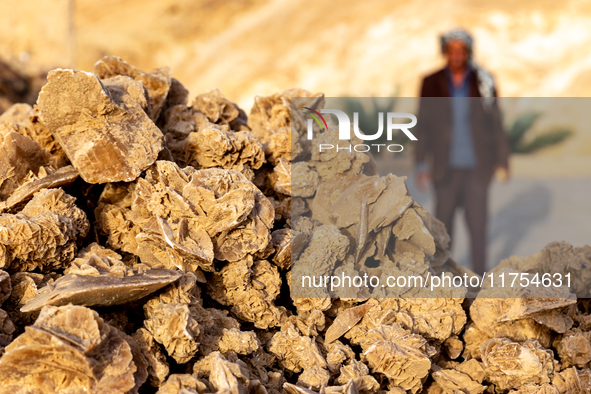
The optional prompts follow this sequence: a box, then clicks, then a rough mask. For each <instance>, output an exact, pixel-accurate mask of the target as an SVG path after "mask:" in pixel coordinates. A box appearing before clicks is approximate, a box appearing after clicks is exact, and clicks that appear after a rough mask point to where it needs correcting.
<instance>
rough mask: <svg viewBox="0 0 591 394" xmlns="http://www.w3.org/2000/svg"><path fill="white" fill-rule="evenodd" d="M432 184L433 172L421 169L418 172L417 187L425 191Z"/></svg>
mask: <svg viewBox="0 0 591 394" xmlns="http://www.w3.org/2000/svg"><path fill="white" fill-rule="evenodd" d="M430 185H431V174H429V171H419V172H417V187H418V188H419V190H420V191H422V192H423V193H426V192H428V191H429V186H430Z"/></svg>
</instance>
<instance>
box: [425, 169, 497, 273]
mask: <svg viewBox="0 0 591 394" xmlns="http://www.w3.org/2000/svg"><path fill="white" fill-rule="evenodd" d="M449 175H450V176H448V177H447V180H446V182H444V183H441V184H436V185H435V198H436V212H435V216H436V217H437V219H439V220H441V221H442V222H443V223H444V224H445V227H446V228H447V231H448V233H449V235H450V236H451V237H452V240H453V235H452V233H453V219H454V213H455V211H456V208H459V207H463V208H464V216H465V217H466V223H467V225H468V230H469V232H470V245H471V262H472V269H473V270H474V272H476V273H477V274H480V275H482V273H483V272H484V271H485V269H486V234H487V231H486V227H487V222H488V220H487V218H488V213H487V210H488V186H489V181H488V180H483V179H482V177H479V176H478V174H477V172H476V171H475V170H464V169H452V170H450V174H449Z"/></svg>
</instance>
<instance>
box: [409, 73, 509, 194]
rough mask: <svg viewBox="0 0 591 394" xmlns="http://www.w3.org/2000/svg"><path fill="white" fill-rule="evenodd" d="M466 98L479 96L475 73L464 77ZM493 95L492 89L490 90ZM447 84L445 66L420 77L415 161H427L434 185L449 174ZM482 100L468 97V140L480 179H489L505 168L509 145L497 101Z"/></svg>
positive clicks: (442, 180)
mask: <svg viewBox="0 0 591 394" xmlns="http://www.w3.org/2000/svg"><path fill="white" fill-rule="evenodd" d="M468 92H469V94H470V97H481V94H480V91H479V89H478V79H477V76H476V72H475V71H472V72H471V73H470V74H469V76H468ZM494 96H495V97H496V91H495V92H494ZM446 97H450V86H449V80H448V77H447V72H446V69H442V70H440V71H437V72H436V73H434V74H431V75H429V76H427V77H425V79H424V80H423V85H422V87H421V101H420V109H419V116H418V122H417V125H416V126H415V128H414V130H413V131H415V132H416V133H417V135H416V137H417V139H418V141H417V146H416V150H415V160H416V161H415V162H416V163H422V162H425V161H427V162H430V164H431V176H432V179H433V182H434V183H435V186H438V185H442V184H445V183H446V181H447V180H448V179H449V177H450V173H451V170H452V169H451V167H450V164H449V163H450V157H449V155H450V150H451V138H452V111H451V100H452V99H450V98H446ZM484 100H485V99H482V98H479V99H476V98H474V99H470V118H471V130H472V142H473V147H474V153H475V156H476V168H475V169H476V171H477V172H478V174H479V177H480V179H482V180H484V181H485V182H489V181H490V179H491V177H492V175H493V173H494V170H495V169H496V168H497V167H498V166H504V167H506V168H507V167H508V158H509V145H508V143H507V137H506V135H505V132H504V129H503V124H502V118H501V113H500V111H499V107H498V105H497V100H496V99H495V100H494V102H492V104H490V105H488V106H487V105H486V104H485V102H484ZM489 100H490V99H489Z"/></svg>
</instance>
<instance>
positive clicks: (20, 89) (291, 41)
mask: <svg viewBox="0 0 591 394" xmlns="http://www.w3.org/2000/svg"><path fill="white" fill-rule="evenodd" d="M458 26H461V27H464V28H466V29H468V30H469V31H470V32H471V33H472V34H473V36H474V39H475V51H474V52H475V56H474V57H475V59H476V61H477V62H478V63H479V64H481V65H483V66H484V67H485V68H486V69H488V70H490V71H491V72H492V73H493V74H494V76H495V77H496V80H497V85H498V87H499V93H500V95H501V96H505V97H517V98H527V97H585V96H589V95H590V93H591V2H589V1H584V0H563V1H560V2H557V1H555V0H536V1H530V0H528V1H515V0H512V1H509V0H495V1H491V0H442V1H429V0H389V1H384V0H367V1H363V2H360V1H353V0H341V1H339V2H338V3H337V2H334V1H330V0H314V1H312V0H310V1H307V0H306V1H304V0H301V1H298V0H292V1H285V0H242V1H237V0H224V1H216V0H142V1H137V0H127V1H122V0H103V1H91V0H51V1H49V0H26V1H16V0H3V1H2V2H0V60H1V62H2V63H1V64H0V112H1V111H2V110H5V109H6V108H7V107H8V106H9V105H10V104H11V103H12V102H18V101H25V102H29V103H31V104H32V103H34V102H35V99H36V96H37V93H38V90H39V89H40V88H41V86H43V84H44V75H45V73H46V72H47V70H50V69H52V68H56V67H63V68H76V69H82V70H88V71H91V70H92V68H93V64H94V63H95V62H96V61H97V60H98V59H100V58H101V57H102V56H104V55H117V56H120V57H122V58H123V59H124V60H126V61H127V62H129V63H130V64H132V65H134V66H137V67H139V68H141V69H144V70H150V69H152V68H155V67H160V66H169V67H170V68H171V69H172V73H173V76H174V77H175V78H177V79H178V80H179V81H181V83H183V84H184V85H185V87H187V88H188V89H189V91H190V92H191V96H195V95H197V94H199V93H202V92H205V91H207V90H210V89H213V88H219V89H221V91H222V92H223V93H224V94H225V95H226V97H228V98H229V99H230V100H233V101H235V102H236V103H238V105H240V106H241V107H242V108H243V109H244V110H245V111H246V112H247V113H248V112H249V111H250V108H251V107H252V104H253V99H254V96H255V95H263V96H264V95H269V94H272V93H275V92H279V91H283V90H285V89H288V88H291V87H295V86H299V87H303V88H305V89H307V90H310V91H312V92H318V91H321V92H324V93H325V94H326V95H327V96H332V97H335V96H357V97H369V96H377V97H387V96H398V97H414V96H416V95H418V93H419V87H420V82H421V78H422V77H423V76H424V75H425V74H427V73H429V72H432V71H434V70H436V69H438V68H441V67H442V66H443V65H444V59H443V57H442V56H441V54H440V48H439V42H438V36H439V34H441V33H442V32H444V31H446V30H449V29H450V28H453V27H458ZM559 103H562V104H560V105H562V106H563V107H562V109H561V110H557V111H548V108H550V107H552V108H554V107H555V106H556V105H557V104H556V102H554V104H552V103H548V102H544V101H539V100H538V101H535V100H534V101H529V102H528V100H527V99H522V100H519V101H515V102H514V103H513V104H511V105H508V106H506V108H504V110H505V123H506V127H507V130H508V132H510V131H511V130H514V127H522V129H523V128H524V127H525V131H523V133H522V134H523V135H521V137H519V138H520V141H521V147H522V148H523V147H524V146H527V145H528V144H530V143H532V142H533V141H534V140H536V138H538V137H540V136H541V135H544V134H547V133H548V132H553V131H560V130H563V131H568V133H566V134H565V135H566V137H564V138H562V139H560V138H558V139H556V138H555V141H554V140H552V141H550V143H547V144H542V146H540V147H538V148H536V149H533V150H530V151H527V152H518V150H519V149H516V154H514V155H513V157H512V159H511V180H510V182H509V183H506V184H498V183H497V184H494V185H493V187H492V189H491V197H490V202H491V207H490V208H491V222H490V231H489V240H490V246H491V247H490V248H489V257H488V264H489V266H492V265H494V264H496V263H497V262H498V261H500V259H502V258H505V257H508V256H509V255H512V254H518V255H527V254H531V253H534V252H537V251H539V250H540V249H541V248H542V247H543V246H544V245H545V244H546V243H548V242H550V241H554V240H566V241H569V242H571V243H572V244H574V245H576V246H581V245H583V244H585V243H590V237H589V234H590V233H591V232H590V230H591V225H590V224H589V223H591V207H590V204H589V201H588V200H589V198H588V196H590V195H591V182H590V181H591V131H590V130H589V126H588V125H589V122H587V121H586V120H585V116H582V117H581V116H579V115H577V116H574V115H573V111H575V112H576V111H579V112H576V113H577V114H581V113H585V111H586V109H587V108H589V107H588V106H587V104H589V103H591V101H588V100H585V99H580V100H576V101H560V102H559ZM573 103H576V105H575V104H573ZM573 105H575V106H578V108H577V109H576V110H575V109H573V108H572V107H573ZM581 111H582V112H581ZM528 119H529V120H528ZM516 122H517V123H516ZM519 122H521V124H522V125H521V126H519V124H518V123H519ZM524 122H525V124H523V123H524ZM516 125H517V126H516ZM517 142H519V141H517ZM526 150H527V149H526ZM391 159H392V160H393V162H392V163H390V164H388V165H389V166H390V165H391V166H393V167H391V168H395V169H396V172H397V173H398V174H406V175H409V176H410V175H412V170H413V168H412V161H411V160H410V157H409V156H408V155H405V154H400V155H398V156H396V157H394V158H391ZM409 180H410V182H409V184H410V188H411V192H412V194H413V196H415V197H416V198H417V199H418V200H419V202H421V203H423V204H425V205H426V206H427V207H428V208H432V207H431V205H430V204H431V201H432V198H431V196H430V195H429V194H425V193H420V192H419V191H418V190H416V189H415V188H414V184H413V179H412V176H411V177H410V178H409ZM454 239H455V240H456V242H455V244H454V256H455V257H456V259H458V260H459V261H460V262H463V263H464V264H466V259H467V252H466V248H467V242H468V241H467V238H466V231H465V227H464V226H463V225H458V226H456V234H454Z"/></svg>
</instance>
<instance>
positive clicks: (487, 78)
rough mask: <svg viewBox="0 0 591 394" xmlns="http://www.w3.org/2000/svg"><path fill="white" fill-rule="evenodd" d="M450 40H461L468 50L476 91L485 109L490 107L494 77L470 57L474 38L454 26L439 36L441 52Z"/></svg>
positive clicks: (492, 97)
mask: <svg viewBox="0 0 591 394" xmlns="http://www.w3.org/2000/svg"><path fill="white" fill-rule="evenodd" d="M450 41H461V42H462V43H463V44H464V45H465V46H466V49H467V51H468V62H469V64H470V66H471V67H472V69H473V70H474V72H476V79H477V80H478V91H479V92H480V95H481V96H482V104H483V106H484V108H485V109H487V110H488V109H490V107H491V106H492V104H493V103H494V100H495V97H494V96H495V79H494V78H493V76H492V74H491V73H489V72H488V71H486V70H485V69H484V68H482V67H481V66H479V65H478V64H476V63H475V62H474V59H473V58H472V53H473V51H472V47H473V45H474V40H473V39H472V36H471V35H470V33H468V32H467V31H466V30H464V29H461V28H456V29H453V30H450V31H448V32H447V33H444V34H442V35H441V37H440V42H441V53H445V49H446V47H447V44H448V43H449V42H450Z"/></svg>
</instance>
